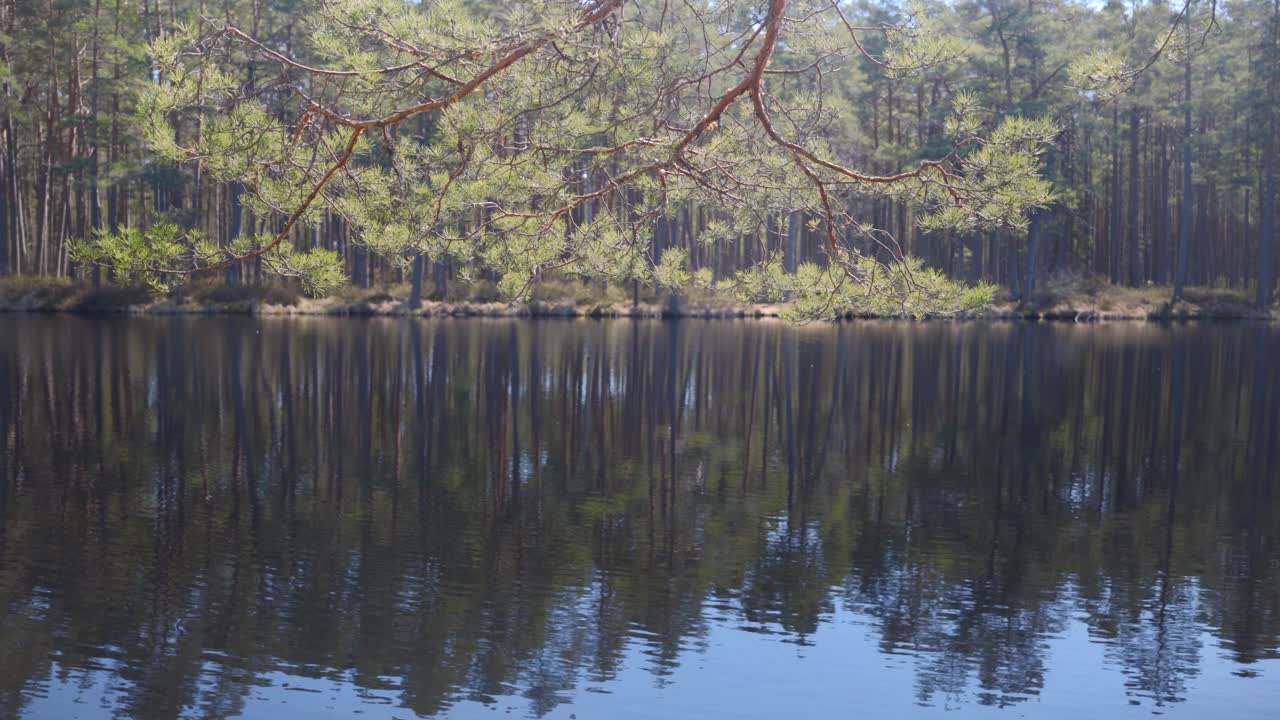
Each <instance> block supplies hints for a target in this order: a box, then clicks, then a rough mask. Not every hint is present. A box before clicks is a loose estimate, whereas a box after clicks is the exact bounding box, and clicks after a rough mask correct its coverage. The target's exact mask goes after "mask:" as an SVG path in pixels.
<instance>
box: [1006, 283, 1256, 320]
mask: <svg viewBox="0 0 1280 720" xmlns="http://www.w3.org/2000/svg"><path fill="white" fill-rule="evenodd" d="M1172 296H1173V290H1172V288H1170V287H1168V286H1162V285H1146V286H1143V287H1137V288H1131V287H1124V286H1119V285H1112V284H1111V283H1109V282H1106V281H1104V280H1101V279H1098V278H1095V277H1084V276H1079V275H1066V276H1057V277H1052V278H1050V279H1049V280H1048V281H1046V282H1045V284H1044V286H1043V287H1041V288H1039V289H1037V290H1036V291H1035V292H1034V293H1033V294H1032V297H1031V298H1030V299H1029V300H1028V301H1026V302H1021V303H1018V302H1014V301H1011V300H1009V299H1008V296H1007V294H1006V296H1005V299H1004V300H1001V301H997V306H996V308H995V310H996V313H997V314H1013V315H1024V316H1033V317H1043V318H1051V319H1062V318H1066V319H1103V320H1106V319H1117V320H1118V319H1134V320H1184V319H1195V318H1221V319H1230V318H1242V319H1243V318H1249V319H1266V318H1274V317H1275V312H1274V309H1273V310H1272V311H1270V312H1268V311H1260V310H1258V309H1257V308H1256V307H1254V305H1253V302H1252V293H1250V292H1248V291H1246V290H1241V289H1230V288H1205V287H1188V288H1186V289H1185V291H1184V292H1183V298H1182V299H1181V300H1179V301H1178V302H1177V303H1173V302H1171V298H1172Z"/></svg>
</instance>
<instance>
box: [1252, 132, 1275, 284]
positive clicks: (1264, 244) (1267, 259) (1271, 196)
mask: <svg viewBox="0 0 1280 720" xmlns="http://www.w3.org/2000/svg"><path fill="white" fill-rule="evenodd" d="M1267 146H1268V150H1267V152H1266V157H1267V169H1266V190H1265V191H1264V192H1263V194H1262V224H1261V226H1260V227H1259V229H1258V296H1257V298H1256V299H1257V303H1258V307H1259V308H1264V307H1266V306H1267V304H1268V302H1269V301H1270V300H1271V283H1272V271H1273V270H1274V269H1275V268H1274V264H1275V260H1274V259H1273V255H1272V253H1273V250H1274V247H1275V236H1276V227H1275V203H1276V151H1275V127H1274V120H1273V121H1272V128H1271V130H1270V134H1269V135H1268V138H1267Z"/></svg>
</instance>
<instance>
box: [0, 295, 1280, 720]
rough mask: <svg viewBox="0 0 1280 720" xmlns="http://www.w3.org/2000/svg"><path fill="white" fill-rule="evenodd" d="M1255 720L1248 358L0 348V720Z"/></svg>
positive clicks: (897, 340)
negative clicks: (946, 718) (513, 719)
mask: <svg viewBox="0 0 1280 720" xmlns="http://www.w3.org/2000/svg"><path fill="white" fill-rule="evenodd" d="M947 711H952V712H951V715H950V716H952V717H977V716H991V717H999V718H1015V717H1029V718H1055V719H1056V718H1081V717H1087V718H1133V717H1149V716H1150V715H1152V714H1163V715H1172V716H1175V717H1190V718H1275V717H1277V716H1278V715H1277V713H1280V331H1277V330H1274V329H1268V328H1266V327H1261V326H1251V325H1227V326H1196V327H1172V328H1169V327H1161V326H1157V325H1139V324H1123V325H1116V326H1102V327H1075V326H1066V325H1025V324H956V325H953V324H894V323H861V324H846V325H842V326H839V327H835V326H827V325H823V326H813V327H805V328H789V327H786V326H783V325H780V324H774V323H764V322H729V321H718V322H696V321H694V322H690V321H685V322H668V323H661V322H653V323H648V322H596V321H557V322H530V321H522V322H516V321H487V320H470V321H460V322H459V321H438V322H434V321H409V320H370V321H362V320H333V319H298V320H289V319H260V320H256V319H234V318H217V319H208V318H180V319H86V318H72V317H52V318H51V317H19V316H9V317H0V717H3V718H10V717H19V718H60V719H61V718H77V717H78V718H108V717H136V718H172V717H192V718H197V717H198V718H220V717H250V718H293V717H335V718H351V717H362V718H409V717H414V716H426V717H446V718H455V717H456V718H474V717H495V716H502V715H505V714H508V713H509V714H510V715H512V716H538V717H543V716H545V717H557V718H575V717H576V718H578V719H581V720H591V719H594V718H601V719H606V718H608V719H612V718H721V717H723V718H789V717H819V718H834V717H850V716H856V717H860V718H893V719H894V720H910V719H912V718H917V717H931V716H938V715H940V714H942V713H945V712H947Z"/></svg>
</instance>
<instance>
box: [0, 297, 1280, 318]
mask: <svg viewBox="0 0 1280 720" xmlns="http://www.w3.org/2000/svg"><path fill="white" fill-rule="evenodd" d="M785 310H786V306H785V305H771V304H751V305H723V306H720V305H702V304H692V303H689V304H681V305H678V306H672V305H664V304H644V303H642V304H639V305H631V304H629V303H628V304H576V303H574V302H573V301H571V300H565V301H562V302H545V301H535V302H529V303H516V304H507V303H502V302H469V301H459V302H440V301H427V300H424V301H423V302H422V305H421V307H418V308H410V307H409V305H408V303H407V302H406V301H403V300H395V299H392V300H384V301H381V302H370V301H344V300H333V299H326V300H301V301H299V302H297V303H294V304H283V305H278V304H272V303H269V302H261V301H258V300H247V301H238V302H186V303H183V304H177V303H174V302H172V301H168V300H164V301H157V302H150V303H146V304H125V305H115V306H106V305H102V306H100V305H93V304H90V305H74V304H70V303H50V302H42V301H41V300H40V299H38V298H32V297H26V298H22V299H21V300H19V301H18V302H0V314H32V315H40V314H48V315H52V314H71V315H129V316H149V317H161V316H179V315H206V316H208V315H253V316H259V317H346V318H357V317H366V318H367V317H423V318H428V317H435V318H439V317H452V318H594V319H606V318H611V319H627V318H630V319H649V320H668V319H703V320H776V319H780V318H781V317H782V314H783V313H784V311H785ZM842 320H843V321H851V320H909V321H983V320H986V321H997V320H998V321H1024V322H1071V323H1097V322H1186V321H1247V322H1278V321H1280V317H1278V316H1277V313H1276V311H1275V310H1274V309H1272V310H1269V311H1259V310H1257V309H1255V308H1249V307H1244V306H1240V305H1234V304H1232V305H1210V306H1199V305H1191V304H1181V305H1180V306H1179V307H1177V308H1176V309H1172V310H1171V309H1170V308H1168V307H1167V306H1165V307H1160V308H1154V309H1151V310H1145V311H1140V312H1135V311H1132V310H1126V311H1109V310H1101V309H1099V308H1097V307H1096V306H1095V307H1074V306H1069V305H1055V306H1054V307H1051V308H1027V307H1019V306H1016V305H1012V304H1004V305H999V304H998V305H996V306H994V307H992V308H990V309H989V310H987V311H985V312H981V313H962V314H957V315H936V316H925V317H914V316H910V315H870V314H856V313H850V314H846V315H843V316H841V317H838V318H833V319H832V320H830V321H828V322H838V321H842Z"/></svg>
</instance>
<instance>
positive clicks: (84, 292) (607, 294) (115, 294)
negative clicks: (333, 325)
mask: <svg viewBox="0 0 1280 720" xmlns="http://www.w3.org/2000/svg"><path fill="white" fill-rule="evenodd" d="M448 290H449V297H448V300H447V301H441V300H439V299H438V298H437V297H436V292H435V288H434V287H432V285H431V283H430V282H427V283H426V287H424V288H423V305H422V307H420V308H410V307H409V303H408V298H409V293H410V287H409V285H408V284H406V283H401V284H394V285H383V286H377V287H371V288H361V287H347V288H343V289H342V290H340V291H339V292H337V293H335V294H333V295H331V296H329V297H326V298H322V299H310V298H306V297H303V295H302V294H301V292H300V291H299V290H298V289H297V288H296V287H294V286H292V285H290V284H287V283H284V282H272V283H269V284H266V285H242V286H239V287H235V288H228V287H225V286H224V285H223V284H222V279H221V277H214V276H209V277H202V278H199V279H197V280H195V281H194V282H192V283H190V284H189V285H188V286H187V287H186V288H185V289H184V291H183V293H182V294H183V301H182V303H181V304H179V303H178V302H177V298H176V297H172V296H171V297H169V298H161V297H157V296H155V295H154V294H152V293H151V291H150V290H148V289H147V288H130V287H112V286H104V287H100V288H93V287H91V286H89V285H88V284H87V283H82V282H74V281H70V280H67V279H65V278H45V277H32V276H21V275H20V276H10V277H0V311H34V312H57V311H68V312H84V313H113V312H116V313H118V312H135V313H136V312H141V313H153V314H176V313H264V314H302V315H462V316H477V315H479V316H522V315H536V316H558V317H567V316H594V317H616V316H634V317H661V316H667V317H672V316H676V317H762V316H775V315H777V314H778V310H779V308H777V307H773V306H766V305H746V306H743V305H739V304H737V303H735V302H734V301H733V298H731V297H728V296H725V295H721V294H717V293H712V292H710V291H706V290H699V289H689V290H688V291H686V292H685V293H683V294H682V296H681V297H680V300H679V303H678V304H673V303H672V301H671V298H670V297H669V296H667V294H666V293H660V292H657V291H655V290H654V289H653V288H643V287H642V288H641V289H640V293H639V298H638V301H639V302H638V303H633V300H635V299H636V298H633V295H632V288H631V287H630V286H624V285H616V284H612V285H601V284H593V283H583V282H581V281H579V280H577V279H575V278H569V277H560V276H551V277H547V278H545V279H544V280H543V282H541V283H539V284H537V285H535V286H534V287H533V288H532V291H531V296H530V300H529V302H528V303H524V304H514V305H513V304H508V303H505V302H503V301H502V299H501V298H500V296H499V294H498V291H497V287H496V286H495V285H494V284H493V283H492V282H490V281H488V280H480V281H477V282H475V283H471V284H465V283H453V284H451V285H450V286H449V288H448ZM1171 295H1172V291H1171V289H1170V288H1168V287H1160V286H1151V285H1148V286H1146V287H1141V288H1127V287H1119V286H1115V285H1111V284H1109V283H1107V282H1103V281H1100V280H1098V279H1095V278H1089V277H1083V276H1058V277H1054V278H1050V279H1049V280H1048V281H1047V282H1046V283H1045V284H1044V286H1043V287H1042V288H1040V289H1038V290H1037V291H1036V292H1035V293H1034V295H1033V297H1032V298H1031V299H1030V300H1029V301H1027V302H1017V301H1014V300H1012V299H1010V298H1009V297H1008V295H1007V294H1006V295H1005V296H1004V298H1003V299H997V302H996V305H995V307H993V308H992V309H991V310H990V311H989V312H988V313H986V315H987V316H988V317H996V318H1029V319H1053V320H1125V319H1128V320H1182V319H1198V318H1203V319H1208V318H1215V319H1217V318H1221V319H1232V318H1244V319H1271V320H1276V319H1280V316H1278V315H1277V311H1276V309H1275V308H1272V309H1271V310H1269V311H1259V310H1257V309H1256V308H1254V307H1253V306H1252V304H1251V302H1250V301H1251V295H1250V293H1248V292H1246V291H1243V290H1228V289H1219V288H1187V289H1186V292H1185V293H1184V299H1183V300H1182V301H1180V302H1178V303H1177V304H1171V303H1170V301H1169V298H1170V296H1171Z"/></svg>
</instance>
